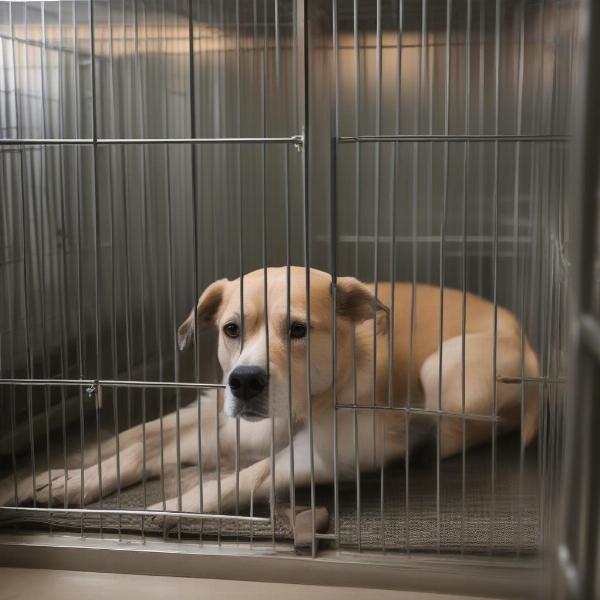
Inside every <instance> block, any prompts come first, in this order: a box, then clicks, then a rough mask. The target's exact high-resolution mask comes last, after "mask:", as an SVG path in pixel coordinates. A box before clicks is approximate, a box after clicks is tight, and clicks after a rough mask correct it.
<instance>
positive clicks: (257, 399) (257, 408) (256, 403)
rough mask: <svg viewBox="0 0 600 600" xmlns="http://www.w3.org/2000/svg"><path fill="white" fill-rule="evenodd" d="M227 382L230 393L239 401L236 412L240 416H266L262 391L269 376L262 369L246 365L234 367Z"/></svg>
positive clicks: (264, 389) (265, 387)
mask: <svg viewBox="0 0 600 600" xmlns="http://www.w3.org/2000/svg"><path fill="white" fill-rule="evenodd" d="M227 383H228V385H229V390H230V392H231V394H232V395H233V396H234V397H235V398H236V400H237V401H238V403H239V407H238V410H237V411H236V412H237V413H238V414H239V415H240V416H244V417H250V418H253V417H254V418H264V417H265V416H267V414H266V413H267V412H268V411H266V410H265V397H264V392H265V391H266V389H267V385H268V383H269V378H268V375H267V373H266V372H265V371H264V369H261V368H260V367H247V366H243V367H236V368H235V369H233V371H231V373H230V374H229V379H228V381H227Z"/></svg>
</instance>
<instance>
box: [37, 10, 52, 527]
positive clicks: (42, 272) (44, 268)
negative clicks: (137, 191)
mask: <svg viewBox="0 0 600 600" xmlns="http://www.w3.org/2000/svg"><path fill="white" fill-rule="evenodd" d="M40 19H41V22H40V25H41V38H42V43H41V45H40V70H41V88H42V89H41V92H42V93H41V99H42V132H43V133H42V135H43V136H44V137H47V136H48V126H47V118H46V110H47V104H48V102H47V97H46V85H47V84H46V72H45V71H46V61H45V58H46V56H45V55H46V5H45V3H43V4H42V5H41V7H40ZM47 152H48V148H43V149H42V148H40V162H41V169H42V173H43V175H42V177H41V179H42V181H43V182H44V190H41V191H40V201H41V202H40V219H41V222H40V233H41V235H40V248H41V256H40V265H38V269H39V279H40V306H41V317H42V365H43V369H42V373H43V377H50V376H51V373H50V363H49V359H48V344H47V341H46V337H47V327H46V325H47V320H46V302H44V298H43V297H42V290H43V287H44V286H43V284H42V282H43V281H44V279H45V278H46V276H48V265H47V263H46V235H45V232H46V224H47V223H48V221H49V220H50V218H49V214H48V212H49V206H50V201H49V198H48V197H47V196H48V195H49V194H50V190H51V185H50V183H49V180H48V164H47V163H48V159H47ZM44 196H46V198H44ZM44 200H46V201H45V202H44ZM44 207H46V211H47V212H46V215H45V217H46V218H44ZM50 402H51V397H50V389H49V388H48V387H45V388H44V413H45V421H46V423H45V424H46V469H47V471H48V473H50V466H51V465H50V417H49V412H50ZM48 497H49V498H50V499H51V498H52V477H50V476H49V477H48ZM51 516H52V515H49V517H50V518H51ZM49 531H50V533H52V521H50V523H49Z"/></svg>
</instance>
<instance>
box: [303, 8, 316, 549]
mask: <svg viewBox="0 0 600 600" xmlns="http://www.w3.org/2000/svg"><path fill="white" fill-rule="evenodd" d="M298 13H299V14H298V30H299V31H298V34H299V43H301V44H302V73H303V90H302V98H303V110H304V144H303V146H302V149H303V163H302V166H303V173H302V175H303V180H302V184H303V189H302V193H303V197H304V209H303V229H304V267H305V269H304V270H305V286H306V324H307V328H306V390H307V391H306V395H307V398H306V399H307V403H308V439H309V464H310V507H311V531H312V537H311V553H312V556H313V557H314V556H316V552H317V540H316V537H315V533H316V530H315V461H314V443H313V442H314V440H313V407H312V377H311V368H310V366H311V352H310V215H311V213H310V76H309V68H310V46H309V44H310V32H309V22H310V20H309V15H308V2H307V0H302V1H301V2H299V3H298Z"/></svg>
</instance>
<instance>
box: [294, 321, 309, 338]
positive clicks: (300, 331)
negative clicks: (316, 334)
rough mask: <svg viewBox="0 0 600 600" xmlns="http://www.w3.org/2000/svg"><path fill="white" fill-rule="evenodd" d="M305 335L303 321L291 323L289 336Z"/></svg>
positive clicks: (298, 336)
mask: <svg viewBox="0 0 600 600" xmlns="http://www.w3.org/2000/svg"><path fill="white" fill-rule="evenodd" d="M305 335H306V325H305V324H304V323H292V324H291V325H290V337H292V338H303V337H304V336H305Z"/></svg>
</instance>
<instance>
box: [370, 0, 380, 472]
mask: <svg viewBox="0 0 600 600" xmlns="http://www.w3.org/2000/svg"><path fill="white" fill-rule="evenodd" d="M376 11H377V24H376V27H377V32H376V42H375V43H376V49H375V135H377V136H378V135H380V133H381V0H377V3H376ZM380 151H381V146H380V143H379V142H376V143H375V178H374V179H375V182H374V183H375V189H374V215H373V230H374V231H373V234H374V235H373V237H374V240H373V281H374V286H375V287H374V289H375V292H374V300H373V312H374V313H376V311H377V293H378V291H379V281H378V275H379V273H378V271H379V193H380V190H379V179H380V160H379V158H380ZM371 377H372V381H371V385H372V387H371V400H372V402H373V406H375V405H376V404H377V315H376V314H375V317H374V318H373V365H372V372H371ZM371 419H372V439H371V443H372V455H371V467H372V468H373V469H375V464H376V460H377V458H376V454H377V450H376V449H377V439H376V437H377V434H376V431H375V430H376V422H377V415H376V414H375V411H372V415H371Z"/></svg>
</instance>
